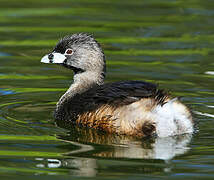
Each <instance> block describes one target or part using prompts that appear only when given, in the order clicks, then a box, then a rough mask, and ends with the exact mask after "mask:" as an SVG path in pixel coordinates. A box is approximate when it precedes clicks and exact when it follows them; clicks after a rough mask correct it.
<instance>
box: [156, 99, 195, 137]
mask: <svg viewBox="0 0 214 180" xmlns="http://www.w3.org/2000/svg"><path fill="white" fill-rule="evenodd" d="M154 113H155V115H156V124H157V127H156V133H157V135H158V136H159V137H167V136H174V135H179V134H185V133H193V123H192V120H191V119H190V118H189V114H188V111H187V109H186V107H185V106H184V105H183V104H181V103H178V102H177V98H174V99H172V100H170V101H169V102H168V103H166V104H164V105H163V106H160V105H159V106H157V107H156V108H155V109H154Z"/></svg>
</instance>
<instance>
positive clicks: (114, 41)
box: [0, 0, 214, 180]
mask: <svg viewBox="0 0 214 180" xmlns="http://www.w3.org/2000/svg"><path fill="white" fill-rule="evenodd" d="M213 7H214V2H213V1H211V0H198V1H193V0H189V1H181V0H180V1H178V0H177V1H176V0H173V1H172V0H151V1H137V0H132V1H128V0H125V1H124V0H123V1H122V0H119V1H113V0H107V1H97V0H94V1H86V0H80V1H75V0H70V1H67V0H62V1H57V0H52V1H50V0H47V1H40V0H38V1H33V0H29V1H27V2H26V1H24V0H20V1H16V0H10V1H6V0H1V6H0V99H1V101H0V177H1V179H11V178H13V179H16V180H18V179H22V180H23V179H40V178H41V179H52V180H53V179H54V180H55V179H72V178H75V179H76V178H78V179H185V178H186V179H214V146H213V138H214V135H213V130H214V123H213V122H214V119H213V118H214V105H213V102H214V98H213V97H214V86H213V84H214V63H213V59H214V53H213V52H214V51H213V46H214V35H213V34H214V33H213V32H214V21H213V18H214V9H213ZM75 32H89V33H93V34H94V35H95V37H96V38H97V40H98V41H99V42H101V44H102V47H103V48H104V52H105V54H106V56H107V68H108V74H107V79H106V81H108V82H111V81H118V80H127V79H128V80H147V81H149V82H154V83H158V84H159V85H160V87H161V88H165V89H168V90H170V92H172V94H173V95H174V96H182V97H183V98H182V101H183V102H184V103H185V104H187V105H188V106H190V107H191V109H192V111H193V112H194V117H195V119H196V121H197V122H198V123H197V128H198V129H199V131H198V132H197V133H196V134H194V135H193V136H188V135H186V136H178V137H171V138H157V139H143V140H141V139H136V138H134V137H125V136H124V137H118V136H115V135H106V134H103V133H102V132H97V131H93V130H87V129H82V128H77V127H76V128H73V129H72V130H71V131H70V132H68V131H66V130H64V129H60V128H58V127H55V125H54V123H53V116H52V113H53V110H54V108H55V104H56V102H57V101H58V99H59V97H60V96H61V95H62V94H63V92H65V91H66V89H67V87H68V86H69V85H70V83H71V81H72V72H70V71H69V70H67V69H64V68H62V67H58V66H57V65H45V64H41V63H40V59H41V57H42V56H43V55H44V54H46V53H47V52H49V51H50V50H51V49H52V48H53V46H54V45H55V43H56V42H57V41H58V39H59V38H60V37H62V36H64V35H66V34H71V33H75Z"/></svg>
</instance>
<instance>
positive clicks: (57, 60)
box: [41, 53, 66, 64]
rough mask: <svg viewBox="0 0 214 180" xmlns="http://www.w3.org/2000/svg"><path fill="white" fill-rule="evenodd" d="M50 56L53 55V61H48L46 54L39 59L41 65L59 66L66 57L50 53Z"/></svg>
mask: <svg viewBox="0 0 214 180" xmlns="http://www.w3.org/2000/svg"><path fill="white" fill-rule="evenodd" d="M52 54H53V59H52V60H50V59H49V58H48V54H47V55H45V56H44V57H43V58H42V59H41V62H42V63H56V64H61V63H63V62H64V60H65V59H66V57H65V56H64V55H63V54H60V53H52Z"/></svg>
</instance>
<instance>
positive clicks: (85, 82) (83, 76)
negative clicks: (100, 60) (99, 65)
mask: <svg viewBox="0 0 214 180" xmlns="http://www.w3.org/2000/svg"><path fill="white" fill-rule="evenodd" d="M103 82H104V73H103V72H101V73H97V72H92V71H90V72H83V73H80V74H75V75H74V81H73V83H72V84H71V86H70V87H69V89H68V90H67V91H66V92H65V94H64V95H63V96H62V97H61V98H60V99H59V101H58V103H57V108H56V110H58V109H59V108H60V107H62V106H63V104H64V103H65V102H67V101H72V97H74V96H75V95H76V94H82V93H83V92H85V91H87V90H88V89H90V88H92V87H94V86H96V85H101V84H103Z"/></svg>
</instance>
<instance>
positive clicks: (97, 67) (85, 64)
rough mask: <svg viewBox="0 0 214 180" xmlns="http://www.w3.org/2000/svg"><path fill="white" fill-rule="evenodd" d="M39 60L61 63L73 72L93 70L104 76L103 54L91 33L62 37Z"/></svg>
mask: <svg viewBox="0 0 214 180" xmlns="http://www.w3.org/2000/svg"><path fill="white" fill-rule="evenodd" d="M41 62H43V63H56V64H60V65H63V66H64V67H66V68H69V69H72V70H73V71H74V73H75V74H80V73H83V72H93V73H97V74H100V75H102V76H103V78H104V76H105V56H104V53H103V51H102V49H101V46H100V44H99V43H98V42H97V41H96V40H95V39H94V37H93V36H92V35H89V34H86V33H77V34H73V35H68V36H65V37H63V38H62V39H61V40H60V41H59V42H58V43H57V45H56V47H55V48H54V49H53V51H52V52H51V53H50V54H47V55H45V56H44V57H43V58H42V59H41ZM89 74H90V73H89Z"/></svg>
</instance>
